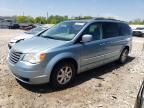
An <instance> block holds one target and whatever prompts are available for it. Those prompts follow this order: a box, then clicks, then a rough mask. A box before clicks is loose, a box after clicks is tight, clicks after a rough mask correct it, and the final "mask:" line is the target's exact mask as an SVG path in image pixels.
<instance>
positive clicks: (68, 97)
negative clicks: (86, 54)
mask: <svg viewBox="0 0 144 108" xmlns="http://www.w3.org/2000/svg"><path fill="white" fill-rule="evenodd" d="M21 32H22V31H19V30H1V29H0V108H1V107H2V108H63V107H66V108H133V105H134V103H135V99H136V95H137V92H138V89H139V86H140V83H141V81H142V80H143V76H144V52H143V45H144V38H140V37H139V38H138V37H134V38H133V49H132V52H131V54H130V55H129V60H128V62H127V63H126V64H125V65H124V66H121V65H118V64H117V63H111V64H108V65H106V66H103V67H100V68H97V69H94V70H90V71H89V72H86V73H83V74H80V75H78V76H77V77H76V79H75V82H74V83H73V84H72V85H71V87H69V88H67V89H65V90H61V91H53V90H52V89H51V87H50V86H49V84H47V85H41V86H28V85H25V84H22V83H19V82H17V81H16V80H15V78H14V77H13V76H12V75H11V74H10V71H9V69H8V67H7V63H6V57H7V52H8V51H7V43H8V41H9V40H10V39H11V38H12V37H14V36H16V34H20V33H21Z"/></svg>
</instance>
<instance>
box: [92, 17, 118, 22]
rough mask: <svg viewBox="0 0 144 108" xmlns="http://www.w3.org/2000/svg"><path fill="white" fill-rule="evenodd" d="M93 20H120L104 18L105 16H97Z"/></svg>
mask: <svg viewBox="0 0 144 108" xmlns="http://www.w3.org/2000/svg"><path fill="white" fill-rule="evenodd" d="M93 20H115V21H119V20H117V19H114V18H104V17H96V18H93Z"/></svg>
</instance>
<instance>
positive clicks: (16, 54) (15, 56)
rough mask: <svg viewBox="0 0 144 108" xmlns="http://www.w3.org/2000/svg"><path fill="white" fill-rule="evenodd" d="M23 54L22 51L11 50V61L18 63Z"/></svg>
mask: <svg viewBox="0 0 144 108" xmlns="http://www.w3.org/2000/svg"><path fill="white" fill-rule="evenodd" d="M21 55H22V53H21V52H17V51H14V50H11V51H10V53H9V61H10V62H12V63H14V64H16V63H17V62H18V61H19V60H20V58H21Z"/></svg>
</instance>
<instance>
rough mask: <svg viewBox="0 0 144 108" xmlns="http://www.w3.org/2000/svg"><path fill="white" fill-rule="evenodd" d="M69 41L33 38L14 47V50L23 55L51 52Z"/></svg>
mask: <svg viewBox="0 0 144 108" xmlns="http://www.w3.org/2000/svg"><path fill="white" fill-rule="evenodd" d="M66 43H67V41H62V40H54V39H49V38H43V37H33V38H31V39H28V40H25V41H21V42H19V43H17V44H15V45H14V46H13V47H12V50H15V51H17V52H22V53H38V52H41V51H44V50H51V49H54V48H57V47H60V46H62V45H64V44H66Z"/></svg>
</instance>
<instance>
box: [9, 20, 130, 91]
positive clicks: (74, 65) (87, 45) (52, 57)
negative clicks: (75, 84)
mask: <svg viewBox="0 0 144 108" xmlns="http://www.w3.org/2000/svg"><path fill="white" fill-rule="evenodd" d="M131 45H132V31H131V28H130V27H129V26H128V24H127V23H125V22H123V21H119V20H111V19H92V20H70V21H64V22H61V23H59V24H57V25H55V26H54V27H52V28H50V29H48V30H47V31H45V32H44V33H42V34H41V35H40V36H36V37H34V38H31V39H28V40H25V41H22V42H20V43H18V44H16V45H15V46H14V47H12V49H11V50H10V52H9V56H8V65H9V68H10V70H11V71H12V74H13V75H14V76H15V77H16V79H18V80H20V81H22V82H24V83H28V84H43V83H48V82H50V83H51V84H52V86H53V87H54V88H56V89H58V88H63V87H66V86H68V85H69V84H70V83H71V82H72V80H73V79H74V77H75V75H76V74H79V73H81V72H84V71H87V70H90V69H93V68H96V67H99V66H102V65H104V64H107V63H110V62H112V61H119V63H122V64H123V63H125V62H126V61H127V57H128V54H129V52H130V51H131Z"/></svg>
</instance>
